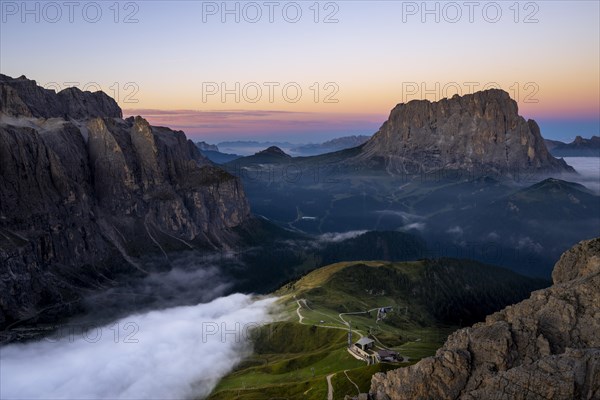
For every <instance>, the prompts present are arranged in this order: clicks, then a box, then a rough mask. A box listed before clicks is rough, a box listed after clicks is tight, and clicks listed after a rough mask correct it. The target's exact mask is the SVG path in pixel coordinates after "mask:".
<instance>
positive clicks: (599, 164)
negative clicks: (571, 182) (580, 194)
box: [565, 157, 600, 193]
mask: <svg viewBox="0 0 600 400" xmlns="http://www.w3.org/2000/svg"><path fill="white" fill-rule="evenodd" d="M565 161H566V162H567V164H569V165H570V166H572V167H573V168H575V170H576V171H577V172H578V173H579V177H578V178H577V179H575V181H576V182H577V183H581V184H582V185H584V186H585V187H587V188H588V189H590V190H592V191H594V192H595V193H600V157H565Z"/></svg>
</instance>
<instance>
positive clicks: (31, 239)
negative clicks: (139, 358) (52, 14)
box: [0, 76, 249, 328]
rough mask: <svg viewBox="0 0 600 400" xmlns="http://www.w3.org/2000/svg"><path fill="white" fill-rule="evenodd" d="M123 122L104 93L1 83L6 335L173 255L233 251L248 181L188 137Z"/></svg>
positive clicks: (0, 235)
mask: <svg viewBox="0 0 600 400" xmlns="http://www.w3.org/2000/svg"><path fill="white" fill-rule="evenodd" d="M121 116H122V112H121V110H120V108H119V107H118V105H117V104H116V103H115V102H114V100H112V99H111V98H110V97H108V96H106V95H105V94H104V93H89V92H86V93H84V92H81V91H80V90H78V89H67V90H64V91H62V92H60V93H58V94H56V93H55V92H54V91H49V90H45V89H43V88H40V87H38V86H37V85H36V83H35V81H30V80H27V79H26V78H24V77H21V78H18V79H12V78H9V77H6V76H0V262H1V264H0V328H1V327H6V326H9V325H11V324H13V323H15V322H19V321H26V320H29V319H31V320H38V319H40V318H41V319H42V320H44V318H45V319H47V320H52V319H53V318H54V317H56V316H58V315H64V313H66V312H69V311H70V308H71V307H74V305H73V304H75V303H76V300H77V299H78V295H79V293H80V292H81V290H83V289H94V288H96V287H98V286H99V285H101V284H102V282H104V283H106V282H110V280H111V279H114V278H115V276H117V275H119V274H144V273H146V271H147V269H148V266H147V264H148V260H152V265H153V266H156V259H159V260H163V261H165V262H166V260H167V259H168V254H169V252H171V251H178V250H182V249H190V248H201V249H202V248H206V249H214V248H220V247H227V246H228V245H229V244H230V243H232V241H234V240H235V238H234V237H233V234H232V233H231V229H232V228H233V227H236V226H238V225H240V224H242V223H244V222H245V221H246V220H247V218H248V216H249V207H248V203H247V201H246V198H245V195H244V192H243V189H242V187H241V184H240V182H239V181H238V180H237V179H236V178H234V177H233V176H232V175H230V174H228V173H226V172H225V171H223V170H221V169H219V168H217V167H215V166H213V165H212V164H211V163H210V162H209V161H208V160H206V159H205V158H204V157H203V156H202V155H201V154H200V153H199V151H198V149H197V148H196V146H195V145H194V144H193V143H192V142H191V141H189V140H187V139H186V137H185V135H184V133H183V132H180V131H172V130H170V129H168V128H162V127H154V126H150V125H149V124H148V122H146V121H145V120H144V119H143V118H141V117H136V118H133V117H132V118H128V119H122V118H121Z"/></svg>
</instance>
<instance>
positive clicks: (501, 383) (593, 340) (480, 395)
mask: <svg viewBox="0 0 600 400" xmlns="http://www.w3.org/2000/svg"><path fill="white" fill-rule="evenodd" d="M553 279H554V285H553V286H552V287H550V288H548V289H544V290H540V291H536V292H534V293H533V294H532V295H531V297H530V298H529V299H527V300H525V301H523V302H521V303H518V304H516V305H513V306H510V307H507V308H506V309H504V310H502V311H500V312H498V313H495V314H492V315H490V316H488V317H487V318H486V321H485V322H484V323H480V324H476V325H474V326H473V327H471V328H466V329H461V330H459V331H457V332H455V333H454V334H452V335H451V336H450V337H449V338H448V340H447V341H446V343H445V344H444V346H443V347H442V348H441V349H439V350H438V351H437V353H436V355H435V356H434V357H429V358H426V359H423V360H421V361H420V362H418V363H417V364H415V365H413V366H410V367H407V368H400V369H396V370H393V371H389V372H387V374H382V373H379V374H376V375H374V376H373V379H372V382H371V392H372V394H373V396H374V398H375V399H376V400H400V399H407V400H408V399H465V400H467V399H468V400H475V399H502V400H504V399H506V400H509V399H565V400H566V399H569V400H571V399H598V398H600V335H599V334H598V332H600V238H596V239H593V240H588V241H584V242H581V243H579V244H578V245H576V246H575V247H573V248H572V249H571V250H569V251H567V252H566V253H564V254H563V256H562V257H561V259H560V260H559V261H558V262H557V264H556V266H555V269H554V274H553Z"/></svg>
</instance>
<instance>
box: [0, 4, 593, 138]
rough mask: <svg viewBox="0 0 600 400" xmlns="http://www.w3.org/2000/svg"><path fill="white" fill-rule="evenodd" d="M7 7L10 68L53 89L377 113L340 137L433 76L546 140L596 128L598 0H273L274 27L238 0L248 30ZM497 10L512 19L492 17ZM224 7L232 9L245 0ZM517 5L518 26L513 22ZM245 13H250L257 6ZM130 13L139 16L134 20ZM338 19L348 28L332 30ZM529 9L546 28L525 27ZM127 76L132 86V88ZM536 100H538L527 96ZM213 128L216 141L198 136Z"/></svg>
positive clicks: (167, 105)
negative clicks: (229, 91)
mask: <svg viewBox="0 0 600 400" xmlns="http://www.w3.org/2000/svg"><path fill="white" fill-rule="evenodd" d="M0 3H1V4H0V6H1V7H0V11H1V13H2V15H1V16H0V18H1V27H0V71H1V72H2V73H4V74H7V75H11V76H19V75H22V74H25V75H27V76H28V77H30V78H32V79H36V80H37V81H38V83H40V84H45V85H47V84H49V83H50V82H56V83H58V85H59V86H60V87H62V86H64V85H65V83H67V82H80V83H81V85H83V84H84V83H88V82H97V83H98V84H99V86H100V87H101V88H102V89H103V90H104V91H106V92H107V93H109V94H111V95H113V96H115V97H118V98H117V100H118V101H119V103H120V105H121V106H122V107H123V108H125V109H129V108H136V109H166V110H178V109H192V110H232V109H235V110H285V111H290V112H302V113H304V114H306V113H309V114H310V113H319V114H322V113H331V114H335V115H340V114H348V115H353V116H356V115H359V114H360V115H362V114H364V115H370V116H371V117H365V118H364V119H362V121H363V122H362V123H361V122H356V118H354V120H353V122H352V123H349V124H348V125H347V127H346V128H343V127H342V128H340V129H341V130H340V131H339V132H343V131H344V129H346V130H349V131H350V130H352V132H353V133H356V132H357V131H361V130H364V133H373V132H369V130H372V129H375V130H376V128H377V127H378V126H379V122H377V123H374V122H373V121H379V118H385V115H387V113H388V112H389V110H390V109H391V108H392V107H393V106H394V105H395V104H396V103H399V102H402V101H403V100H404V99H405V98H406V93H405V92H404V90H403V88H404V85H405V84H406V83H411V82H414V83H417V84H419V85H420V84H422V83H423V84H424V85H425V86H426V87H427V88H435V85H436V82H438V83H439V84H440V87H443V86H444V85H446V84H448V83H451V82H456V83H458V85H459V86H460V87H461V89H462V90H463V91H464V92H467V91H468V87H467V86H466V85H465V84H466V83H468V82H478V83H479V84H480V87H479V88H481V87H482V86H483V85H484V84H486V83H490V82H495V83H497V84H498V85H499V86H500V87H501V88H503V89H505V90H507V91H509V93H511V95H512V96H513V97H515V99H516V100H517V101H518V102H519V106H520V109H521V111H522V113H523V114H524V115H525V116H526V117H527V118H534V119H536V120H538V121H540V124H541V125H542V128H543V133H544V134H545V135H546V136H553V137H561V138H563V139H565V140H567V139H569V138H571V137H573V136H575V135H576V134H583V135H586V136H589V135H591V134H598V108H599V107H600V104H599V102H600V100H599V96H600V95H599V94H598V93H599V92H600V87H599V77H598V75H599V71H600V54H599V52H600V50H599V49H600V31H599V19H600V8H599V2H598V1H578V2H577V1H574V2H567V1H538V2H518V3H516V2H514V1H508V2H496V3H493V2H485V1H484V2H477V3H478V4H479V5H478V6H477V7H476V8H475V9H474V22H473V23H471V22H469V16H468V12H469V9H468V8H467V7H465V6H464V5H463V4H464V2H456V3H453V4H457V5H459V8H458V9H460V11H461V13H462V18H460V19H459V20H458V22H456V23H451V22H450V21H449V20H450V19H452V18H454V17H455V15H456V14H455V11H456V8H455V7H454V6H448V2H438V3H436V2H428V3H427V5H426V7H427V8H429V9H433V8H434V7H436V4H438V5H437V7H438V10H439V12H438V15H439V18H440V22H439V23H436V22H435V15H434V14H429V15H426V16H425V17H426V20H425V21H424V22H423V21H422V17H423V16H422V14H421V11H422V10H421V5H422V2H401V1H370V2H365V1H336V2H319V3H317V5H318V8H319V11H320V12H319V23H315V22H314V20H313V19H314V17H315V15H314V10H315V6H314V5H315V2H314V1H300V2H296V3H295V4H298V5H299V7H300V9H301V10H302V17H301V18H300V20H299V22H297V23H290V22H288V21H286V20H285V18H284V15H283V12H282V9H283V7H284V6H285V7H288V14H287V16H288V17H290V18H293V17H294V16H295V13H294V12H293V10H294V7H295V5H294V4H292V3H293V2H275V3H277V4H278V6H277V7H276V8H275V13H274V19H275V21H274V22H273V23H270V22H269V21H268V19H269V18H268V10H269V9H268V7H266V6H264V4H265V2H263V1H259V2H256V3H254V4H258V5H259V6H260V8H261V11H262V12H263V16H262V18H261V19H260V20H259V21H258V22H257V23H250V22H248V21H245V20H244V14H243V13H242V10H243V9H244V7H245V6H246V7H248V6H247V4H248V3H249V2H239V9H240V19H241V21H240V23H236V22H235V21H234V16H232V15H228V16H227V21H226V22H225V23H223V22H221V15H220V12H219V13H217V15H207V16H206V21H203V8H204V9H205V10H208V9H209V8H210V7H212V6H213V5H215V4H216V6H217V7H219V8H220V7H221V4H222V2H220V1H219V2H201V1H176V2H166V1H137V2H119V3H117V4H118V8H119V10H120V11H119V15H118V20H119V22H118V23H115V22H114V18H115V13H114V12H115V7H114V4H115V1H100V2H97V4H99V5H100V9H101V10H102V16H101V17H100V18H99V21H98V22H97V23H90V22H88V21H86V20H85V18H84V17H85V16H84V15H83V9H84V7H87V11H88V14H87V16H88V19H90V18H93V17H94V16H95V7H94V4H92V3H93V2H77V4H78V6H77V7H76V8H75V12H74V22H73V23H71V22H69V15H68V8H66V7H65V6H61V7H60V8H61V12H62V17H61V18H56V19H57V22H55V23H50V22H49V21H48V20H49V19H53V18H55V15H56V13H55V11H56V10H55V8H53V7H54V6H53V5H48V4H49V3H52V2H33V1H29V2H25V3H26V4H27V7H28V8H29V9H33V10H35V7H36V4H38V5H37V7H38V8H37V10H39V12H38V16H39V18H40V22H36V21H35V17H36V15H35V12H34V14H27V15H23V8H22V4H23V2H21V1H18V2H10V1H1V2H0ZM515 3H516V5H517V7H515ZM53 4H58V5H59V6H60V5H62V4H64V3H63V2H56V3H53ZM496 4H497V5H499V9H500V10H501V11H502V16H501V17H500V18H499V21H498V22H496V23H491V22H489V20H490V19H493V18H494V17H495V9H496V6H495V5H496ZM227 6H228V7H234V6H235V2H228V3H227ZM311 7H312V8H311ZM415 7H416V8H417V9H415ZM484 7H487V8H486V10H487V13H484V11H483V9H484ZM516 9H518V10H519V15H518V17H517V18H518V22H515V21H514V19H515V17H516V15H515V10H516ZM219 11H220V10H219ZM247 11H248V12H249V14H247V16H248V17H249V18H252V17H253V16H254V14H253V9H252V8H247ZM414 11H416V12H414ZM132 12H133V13H134V15H133V17H132V18H133V19H137V20H138V22H137V23H124V19H125V18H126V16H127V15H129V14H131V13H132ZM332 12H334V15H333V18H335V19H337V20H338V22H337V23H323V19H324V18H325V16H326V15H328V14H330V13H332ZM411 12H414V13H411ZM527 15H531V18H532V19H537V20H538V22H535V23H525V22H524V19H525V17H526V16H527ZM22 18H25V19H26V20H25V22H23V21H22ZM403 19H404V21H403ZM486 19H487V20H486ZM115 82H116V83H117V85H114V83H115ZM128 82H133V83H134V84H135V87H134V86H131V85H130V86H127V87H126V86H125V85H126V84H127V83H128ZM207 82H215V83H218V84H221V83H225V84H226V86H227V87H231V88H233V87H235V83H236V82H239V83H240V84H241V86H243V85H244V84H246V83H249V82H257V83H260V84H261V85H262V83H264V82H277V83H279V84H280V86H282V85H284V84H286V83H289V82H295V83H297V84H298V85H299V87H300V88H301V89H302V96H301V98H300V100H299V101H298V102H296V103H290V102H286V101H285V99H284V97H283V96H282V93H281V91H280V90H279V92H277V93H276V96H275V99H274V102H269V101H267V97H268V96H267V95H266V93H265V92H263V96H261V98H260V101H258V102H256V103H252V102H248V101H244V99H243V98H242V101H240V102H236V101H235V98H234V96H228V97H227V98H226V99H225V101H222V99H221V96H220V95H215V96H209V97H208V98H207V99H206V101H204V99H203V96H202V93H203V84H206V83H207ZM329 82H333V83H335V84H336V87H337V89H338V90H337V92H336V94H335V96H334V97H333V98H334V99H336V100H337V103H325V102H324V101H323V96H324V95H325V94H327V93H328V92H327V91H326V90H324V87H323V86H324V85H325V84H327V83H329ZM314 83H318V86H319V88H320V96H319V101H317V102H315V100H314V97H313V94H314V92H313V90H312V89H311V87H313V86H312V85H314ZM528 83H534V84H535V88H534V89H535V90H533V89H532V86H529V89H527V90H526V88H525V85H526V84H528ZM117 88H118V92H117ZM135 88H137V89H139V90H138V91H137V92H136V90H135ZM511 88H512V89H511ZM517 89H518V92H517ZM263 90H266V88H265V87H264V86H263ZM532 90H533V91H532ZM442 94H443V93H442V92H441V90H437V91H435V93H432V94H429V95H427V94H426V93H423V92H422V91H421V90H419V92H417V93H416V94H415V95H414V96H413V97H411V98H408V99H407V100H410V99H412V98H429V99H430V100H435V99H436V98H439V97H441V96H442ZM127 95H130V97H129V98H127V97H126V96H127ZM527 95H531V97H532V99H533V100H537V103H532V102H529V101H528V98H527ZM127 100H137V103H131V102H128V101H127ZM530 100H531V99H530ZM373 116H377V117H375V118H373ZM318 119H319V120H323V119H322V118H321V117H319V118H318ZM556 119H560V120H561V121H565V120H568V121H579V122H577V123H578V124H579V126H578V127H577V128H574V129H573V130H574V131H577V132H564V129H565V128H564V125H560V126H559V124H552V123H551V121H553V120H556ZM270 126H271V127H272V128H273V129H272V130H270V131H269V132H277V133H276V134H277V135H279V136H281V135H285V129H283V131H281V130H279V131H278V129H277V127H276V124H275V125H270ZM314 129H315V130H314V131H313V133H314V135H313V136H315V137H316V136H319V135H323V136H330V137H331V136H336V135H337V134H338V131H335V130H334V131H335V132H336V133H335V134H330V135H329V134H328V132H331V130H330V129H329V128H328V124H327V123H326V122H323V125H322V127H321V128H319V129H317V128H314ZM204 133H206V134H210V132H208V131H197V132H193V134H198V135H202V134H204ZM222 134H223V135H226V134H225V133H222ZM228 134H229V135H230V136H235V135H243V133H236V132H230V133H228ZM274 134H275V133H274ZM290 134H291V133H290ZM293 135H297V132H294V133H293Z"/></svg>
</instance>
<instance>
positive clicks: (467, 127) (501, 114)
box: [355, 89, 574, 175]
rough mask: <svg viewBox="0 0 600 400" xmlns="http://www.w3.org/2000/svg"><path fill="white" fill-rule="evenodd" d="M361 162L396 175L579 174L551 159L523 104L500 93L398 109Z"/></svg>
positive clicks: (366, 148) (365, 148) (370, 143)
mask: <svg viewBox="0 0 600 400" xmlns="http://www.w3.org/2000/svg"><path fill="white" fill-rule="evenodd" d="M355 161H362V162H366V163H367V164H369V163H370V164H380V165H382V166H385V168H386V169H387V171H388V172H390V173H392V174H413V173H422V172H430V171H434V170H439V169H459V170H468V171H474V172H479V173H481V174H501V175H510V174H513V175H514V174H516V173H525V172H527V173H531V172H534V173H544V172H568V173H572V172H574V170H573V168H571V167H570V166H568V165H567V164H566V163H565V162H564V161H563V160H558V159H556V158H554V157H552V156H551V155H550V153H549V152H548V150H547V149H546V145H545V143H544V140H543V138H542V136H541V134H540V129H539V127H538V125H537V124H536V122H535V121H533V120H529V121H526V120H525V119H524V118H523V117H521V116H519V114H518V109H517V103H516V102H515V101H514V100H512V99H511V98H510V96H509V95H508V93H506V92H504V91H502V90H496V89H492V90H486V91H482V92H477V93H474V94H470V95H465V96H462V97H461V96H458V95H455V96H454V97H452V98H450V99H443V100H440V101H437V102H430V101H428V100H414V101H410V102H408V103H406V104H404V103H402V104H399V105H397V106H396V107H395V108H394V109H393V110H392V112H391V114H390V117H389V119H388V120H387V121H386V122H385V123H384V124H383V125H382V126H381V128H380V129H379V131H378V132H377V133H376V134H375V135H374V136H373V137H372V138H371V139H370V140H369V141H368V142H367V143H366V144H365V145H364V146H363V148H362V152H361V154H360V155H359V156H358V157H357V158H356V160H355Z"/></svg>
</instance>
